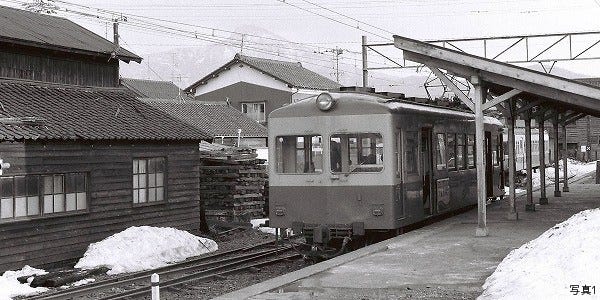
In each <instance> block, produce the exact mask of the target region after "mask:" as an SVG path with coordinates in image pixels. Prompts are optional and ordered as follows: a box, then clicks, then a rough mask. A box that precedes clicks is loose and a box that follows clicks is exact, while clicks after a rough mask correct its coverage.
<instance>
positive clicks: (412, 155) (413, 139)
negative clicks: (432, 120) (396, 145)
mask: <svg viewBox="0 0 600 300" xmlns="http://www.w3.org/2000/svg"><path fill="white" fill-rule="evenodd" d="M418 147H419V135H418V132H416V131H407V132H406V148H404V157H406V166H405V168H406V174H418V173H419V167H418V163H419V160H418V157H417V153H418V152H419V151H418V150H419V149H418Z"/></svg>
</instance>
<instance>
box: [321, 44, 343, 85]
mask: <svg viewBox="0 0 600 300" xmlns="http://www.w3.org/2000/svg"><path fill="white" fill-rule="evenodd" d="M325 52H331V53H333V59H334V60H335V81H336V82H337V83H340V55H342V54H344V49H340V48H338V47H335V49H331V50H326V51H325Z"/></svg>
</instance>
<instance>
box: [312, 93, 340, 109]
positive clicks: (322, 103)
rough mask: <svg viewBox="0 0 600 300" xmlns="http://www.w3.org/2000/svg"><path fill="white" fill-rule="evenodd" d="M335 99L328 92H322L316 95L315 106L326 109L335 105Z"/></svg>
mask: <svg viewBox="0 0 600 300" xmlns="http://www.w3.org/2000/svg"><path fill="white" fill-rule="evenodd" d="M335 102H336V101H335V99H333V97H331V95H330V94H329V93H322V94H321V95H319V96H318V97H317V107H318V108H319V109H320V110H322V111H327V110H330V109H332V108H333V106H335Z"/></svg>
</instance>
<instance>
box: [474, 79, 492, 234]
mask: <svg viewBox="0 0 600 300" xmlns="http://www.w3.org/2000/svg"><path fill="white" fill-rule="evenodd" d="M470 81H471V84H472V85H473V87H474V94H473V102H474V108H475V149H476V150H477V153H476V154H475V158H476V161H477V229H476V230H475V236H478V237H483V236H487V235H488V228H487V220H486V217H487V216H486V207H485V206H486V202H487V193H486V186H485V180H486V179H485V165H484V158H485V145H484V141H485V129H484V127H483V126H484V125H483V101H484V100H485V99H486V95H485V94H486V90H485V88H484V87H483V82H482V81H481V78H479V77H478V76H472V77H471V80H470Z"/></svg>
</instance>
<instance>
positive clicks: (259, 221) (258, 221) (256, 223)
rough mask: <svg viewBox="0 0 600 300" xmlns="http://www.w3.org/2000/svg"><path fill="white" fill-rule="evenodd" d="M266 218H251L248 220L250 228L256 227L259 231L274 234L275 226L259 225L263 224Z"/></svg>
mask: <svg viewBox="0 0 600 300" xmlns="http://www.w3.org/2000/svg"><path fill="white" fill-rule="evenodd" d="M267 220H269V219H268V218H267V219H252V220H250V224H252V228H255V229H258V230H259V231H261V232H264V233H270V234H275V228H272V227H263V226H260V225H264V224H265V223H266V222H267Z"/></svg>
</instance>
